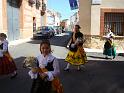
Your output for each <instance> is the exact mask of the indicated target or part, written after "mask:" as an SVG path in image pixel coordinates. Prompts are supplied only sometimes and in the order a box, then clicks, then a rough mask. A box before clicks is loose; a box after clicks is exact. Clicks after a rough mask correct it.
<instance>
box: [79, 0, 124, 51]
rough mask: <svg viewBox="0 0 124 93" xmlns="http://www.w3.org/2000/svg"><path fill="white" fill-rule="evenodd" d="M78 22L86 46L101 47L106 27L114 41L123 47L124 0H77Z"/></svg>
mask: <svg viewBox="0 0 124 93" xmlns="http://www.w3.org/2000/svg"><path fill="white" fill-rule="evenodd" d="M79 4H80V6H79V19H80V21H79V24H80V25H81V27H82V29H81V30H82V32H83V33H84V34H85V35H86V38H87V42H86V47H93V48H103V43H104V41H105V37H104V36H105V35H106V32H107V30H108V28H111V30H112V32H113V33H114V34H115V35H116V37H115V39H114V42H115V43H116V45H117V48H118V49H119V48H120V47H119V46H122V47H121V49H123V48H124V47H123V46H124V44H123V42H124V5H123V4H124V0H79Z"/></svg>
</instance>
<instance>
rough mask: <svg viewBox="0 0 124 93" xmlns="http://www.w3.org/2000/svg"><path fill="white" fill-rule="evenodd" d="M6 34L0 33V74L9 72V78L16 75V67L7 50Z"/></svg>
mask: <svg viewBox="0 0 124 93" xmlns="http://www.w3.org/2000/svg"><path fill="white" fill-rule="evenodd" d="M6 38H7V36H6V34H4V33H0V75H7V74H11V77H10V78H11V79H13V78H15V77H16V76H17V72H16V70H17V68H16V65H15V62H14V60H13V58H12V57H11V56H10V54H9V52H8V41H7V40H6Z"/></svg>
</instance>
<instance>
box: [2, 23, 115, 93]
mask: <svg viewBox="0 0 124 93" xmlns="http://www.w3.org/2000/svg"><path fill="white" fill-rule="evenodd" d="M80 29H81V27H80V26H79V25H75V29H74V32H73V34H72V37H71V40H70V44H69V52H68V54H67V56H66V58H65V62H67V65H66V67H65V68H64V71H69V70H70V65H74V66H77V70H78V71H80V70H81V66H83V67H85V66H84V65H85V64H86V63H87V62H88V61H87V56H86V52H85V51H84V48H83V44H84V42H85V38H84V35H83V34H82V33H81V32H80ZM6 38H7V36H6V34H4V33H0V75H9V74H10V75H11V77H10V78H11V79H13V78H15V77H16V76H17V71H16V70H17V67H16V65H15V62H14V60H13V58H12V57H11V55H10V53H9V51H8V41H7V40H6ZM113 39H114V34H113V33H112V32H111V29H110V28H109V30H108V33H107V36H106V41H105V44H104V52H103V54H104V55H105V58H106V59H108V57H109V56H110V57H111V56H112V57H113V59H114V58H115V56H116V49H115V46H114V43H113ZM36 59H37V68H39V69H41V70H42V69H45V70H44V72H42V73H41V72H38V70H36V68H34V69H31V71H29V76H31V78H32V79H33V83H32V87H31V93H63V87H62V86H61V83H60V81H59V78H58V75H59V74H60V68H59V61H58V59H57V58H56V57H55V56H53V55H52V53H51V45H50V42H49V40H43V41H42V42H41V44H40V54H39V56H37V57H36ZM34 75H36V77H32V76H34ZM41 77H44V78H41ZM54 85H56V86H54ZM58 86H61V87H58Z"/></svg>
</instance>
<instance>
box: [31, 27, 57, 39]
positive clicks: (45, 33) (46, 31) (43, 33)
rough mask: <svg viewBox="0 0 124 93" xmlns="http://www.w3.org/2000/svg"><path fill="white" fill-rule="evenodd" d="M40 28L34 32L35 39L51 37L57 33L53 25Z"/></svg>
mask: <svg viewBox="0 0 124 93" xmlns="http://www.w3.org/2000/svg"><path fill="white" fill-rule="evenodd" d="M39 29H40V30H39V31H38V32H34V34H33V39H40V38H51V37H52V36H54V35H55V31H54V29H53V28H52V27H51V26H42V27H41V28H39Z"/></svg>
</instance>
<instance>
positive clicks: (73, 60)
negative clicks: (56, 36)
mask: <svg viewBox="0 0 124 93" xmlns="http://www.w3.org/2000/svg"><path fill="white" fill-rule="evenodd" d="M80 38H82V39H83V40H81V41H82V42H79V41H80ZM83 43H84V38H83V34H82V33H81V32H80V26H79V25H75V29H74V33H73V35H72V38H71V44H70V45H71V46H70V47H75V48H73V49H71V48H70V51H69V53H68V55H67V57H66V58H65V61H66V62H68V64H67V66H66V68H65V69H64V70H65V71H69V67H70V64H72V65H76V66H77V67H78V71H79V70H81V68H80V66H81V65H82V66H83V65H84V64H85V63H86V61H87V57H86V53H85V51H84V49H83ZM83 67H84V66H83Z"/></svg>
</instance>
